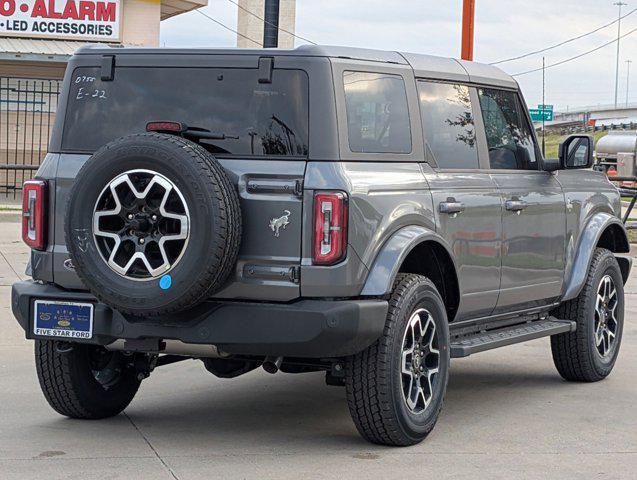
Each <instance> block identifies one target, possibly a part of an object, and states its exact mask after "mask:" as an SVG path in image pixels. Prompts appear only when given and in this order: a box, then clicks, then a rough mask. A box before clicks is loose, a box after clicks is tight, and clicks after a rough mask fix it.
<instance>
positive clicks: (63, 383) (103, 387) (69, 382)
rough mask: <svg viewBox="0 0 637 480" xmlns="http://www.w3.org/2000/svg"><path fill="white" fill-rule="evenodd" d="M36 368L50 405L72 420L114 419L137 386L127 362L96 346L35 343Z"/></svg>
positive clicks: (44, 341) (127, 359)
mask: <svg viewBox="0 0 637 480" xmlns="http://www.w3.org/2000/svg"><path fill="white" fill-rule="evenodd" d="M35 366H36V369H37V372H38V379H39V380H40V387H41V388H42V393H44V397H45V398H46V400H47V401H48V402H49V405H51V407H53V409H54V410H55V411H56V412H58V413H60V414H61V415H65V416H67V417H71V418H83V419H98V418H106V417H112V416H114V415H117V414H118V413H120V412H121V411H122V410H124V409H125V408H126V407H127V406H128V404H129V403H130V402H131V401H132V400H133V397H134V396H135V394H136V393H137V389H138V388H139V384H140V380H139V379H138V377H137V375H136V373H135V369H134V368H133V366H132V365H131V360H130V358H128V357H126V356H125V355H124V354H123V353H121V352H110V351H108V350H106V349H105V348H103V347H100V346H95V345H83V344H65V343H63V342H57V341H54V340H36V342H35Z"/></svg>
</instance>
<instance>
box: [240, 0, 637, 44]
mask: <svg viewBox="0 0 637 480" xmlns="http://www.w3.org/2000/svg"><path fill="white" fill-rule="evenodd" d="M228 1H229V2H230V3H232V4H233V5H236V6H237V7H239V8H240V9H241V10H243V11H244V12H246V13H248V14H250V15H252V16H253V17H256V18H258V19H259V20H261V21H262V22H263V23H265V24H267V25H270V26H271V27H274V28H277V29H279V30H280V31H282V32H285V33H287V34H289V35H292V36H293V37H296V38H298V39H300V40H304V41H306V42H308V43H311V44H312V45H318V43H316V42H313V41H312V40H310V39H307V38H303V37H302V36H301V35H297V34H296V33H293V32H290V31H289V30H286V29H285V28H281V27H279V26H278V25H275V24H274V23H271V22H268V21H267V20H266V19H265V18H263V17H260V16H259V15H257V14H256V13H254V12H252V11H250V10H248V9H247V8H245V7H242V6H241V5H239V4H238V3H237V2H235V1H234V0H228ZM635 10H637V9H635Z"/></svg>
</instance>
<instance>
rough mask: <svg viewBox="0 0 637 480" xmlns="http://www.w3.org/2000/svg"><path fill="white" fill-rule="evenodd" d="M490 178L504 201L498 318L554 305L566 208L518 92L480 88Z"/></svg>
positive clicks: (559, 286)
mask: <svg viewBox="0 0 637 480" xmlns="http://www.w3.org/2000/svg"><path fill="white" fill-rule="evenodd" d="M478 96H479V98H480V107H481V110H482V119H483V121H484V128H485V133H486V140H487V146H488V149H489V166H490V171H489V172H490V175H491V177H492V178H493V180H494V181H495V183H496V184H497V186H498V190H499V192H500V195H501V199H502V205H503V209H502V277H501V282H500V296H499V298H498V303H497V307H496V310H495V312H494V313H505V312H508V311H516V310H522V309H526V308H531V307H536V306H542V305H546V304H549V303H551V302H552V301H553V300H555V299H556V298H557V297H558V296H559V295H560V292H561V289H562V281H563V272H564V265H565V238H566V205H565V202H564V193H563V192H562V187H561V186H560V183H559V182H558V181H557V179H556V178H555V176H554V175H553V174H551V173H549V172H544V171H542V170H540V163H541V162H540V161H539V160H540V152H539V149H538V147H537V143H536V141H535V137H534V136H533V133H532V130H531V127H530V123H529V120H528V117H527V115H526V112H525V110H524V109H523V108H522V103H521V100H520V98H519V96H518V94H517V93H516V92H513V91H508V90H497V89H487V88H479V89H478Z"/></svg>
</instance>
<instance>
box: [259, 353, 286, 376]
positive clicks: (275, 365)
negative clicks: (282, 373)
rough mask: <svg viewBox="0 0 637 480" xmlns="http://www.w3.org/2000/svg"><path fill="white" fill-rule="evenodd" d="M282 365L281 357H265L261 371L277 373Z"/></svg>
mask: <svg viewBox="0 0 637 480" xmlns="http://www.w3.org/2000/svg"><path fill="white" fill-rule="evenodd" d="M282 363H283V357H265V360H263V370H265V371H266V372H268V373H272V374H274V373H276V372H278V371H279V368H281V364H282Z"/></svg>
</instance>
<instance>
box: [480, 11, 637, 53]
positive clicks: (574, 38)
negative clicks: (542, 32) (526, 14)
mask: <svg viewBox="0 0 637 480" xmlns="http://www.w3.org/2000/svg"><path fill="white" fill-rule="evenodd" d="M636 11H637V8H633V9H632V10H631V11H630V12H628V13H627V14H626V15H624V16H623V17H620V18H617V19H615V20H613V21H612V22H610V23H607V24H606V25H602V26H601V27H598V28H596V29H595V30H591V31H590V32H586V33H583V34H581V35H578V36H576V37H573V38H569V39H568V40H564V41H563V42H560V43H556V44H555V45H551V46H550V47H546V48H542V49H541V50H535V51H533V52H529V53H524V54H522V55H518V56H517V57H511V58H507V59H505V60H498V61H497V62H492V63H490V64H489V65H499V64H500V63H507V62H512V61H514V60H520V59H521V58H526V57H530V56H531V55H537V54H538V53H543V52H546V51H548V50H553V49H554V48H557V47H561V46H562V45H566V44H567V43H571V42H574V41H575V40H579V39H580V38H584V37H587V36H589V35H592V34H593V33H597V32H599V31H600V30H603V29H605V28H608V27H610V26H611V25H613V24H615V23H617V22H620V21H621V20H623V19H624V18H626V17H628V16H629V15H632V14H633V13H635V12H636Z"/></svg>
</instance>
